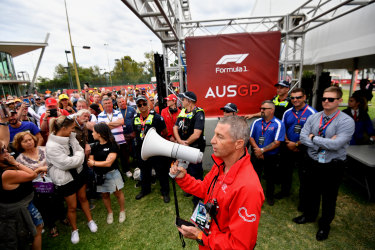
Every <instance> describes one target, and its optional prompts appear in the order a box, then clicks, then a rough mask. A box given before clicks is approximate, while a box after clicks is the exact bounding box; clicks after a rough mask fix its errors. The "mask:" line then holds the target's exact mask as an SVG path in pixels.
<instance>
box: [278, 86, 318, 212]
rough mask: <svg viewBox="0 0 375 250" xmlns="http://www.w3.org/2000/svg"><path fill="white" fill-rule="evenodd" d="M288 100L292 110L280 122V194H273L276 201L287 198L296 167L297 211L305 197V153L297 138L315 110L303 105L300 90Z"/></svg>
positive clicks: (297, 89) (302, 91) (294, 92)
mask: <svg viewBox="0 0 375 250" xmlns="http://www.w3.org/2000/svg"><path fill="white" fill-rule="evenodd" d="M290 95H291V96H290V100H291V102H292V104H293V108H290V109H288V110H287V111H286V112H285V113H284V116H283V119H282V122H283V123H284V125H285V131H286V135H285V146H286V150H285V151H284V152H283V153H282V154H281V169H282V173H281V176H282V178H281V192H280V193H277V194H275V198H276V199H281V198H283V197H288V196H289V195H290V188H291V185H292V176H293V168H294V166H295V165H297V166H298V175H299V180H300V188H299V199H300V204H299V206H298V209H299V210H300V211H302V210H303V207H302V204H304V202H302V199H303V198H305V197H306V195H305V194H304V190H305V189H304V185H305V181H304V173H305V172H306V171H305V169H304V166H305V164H304V163H303V157H304V154H305V151H306V148H305V147H304V145H302V144H301V142H300V140H299V137H300V133H301V130H302V128H303V126H304V125H305V123H306V120H307V118H308V117H309V116H310V115H312V114H315V113H316V110H315V109H313V108H312V107H310V106H309V105H308V104H306V103H305V101H306V94H305V90H304V89H302V88H295V89H293V90H292V92H291V94H290Z"/></svg>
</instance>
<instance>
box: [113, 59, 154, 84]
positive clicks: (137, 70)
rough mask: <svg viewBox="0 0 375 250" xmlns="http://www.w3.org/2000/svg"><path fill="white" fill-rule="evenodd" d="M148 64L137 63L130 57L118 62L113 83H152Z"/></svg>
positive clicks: (114, 70)
mask: <svg viewBox="0 0 375 250" xmlns="http://www.w3.org/2000/svg"><path fill="white" fill-rule="evenodd" d="M146 64H147V63H146V62H137V61H135V60H133V59H132V58H131V57H130V56H124V57H122V58H121V59H119V60H117V61H116V63H115V67H114V69H113V81H114V82H119V83H122V84H125V83H133V84H134V83H146V82H149V81H150V77H151V73H150V72H148V70H147V67H146Z"/></svg>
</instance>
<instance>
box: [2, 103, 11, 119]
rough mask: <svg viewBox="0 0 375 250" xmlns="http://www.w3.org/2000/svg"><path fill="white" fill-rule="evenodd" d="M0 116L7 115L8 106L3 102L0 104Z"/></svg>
mask: <svg viewBox="0 0 375 250" xmlns="http://www.w3.org/2000/svg"><path fill="white" fill-rule="evenodd" d="M0 116H1V118H7V117H9V108H8V107H7V106H6V105H5V104H4V103H2V104H1V105H0Z"/></svg>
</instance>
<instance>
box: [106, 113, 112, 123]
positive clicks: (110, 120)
mask: <svg viewBox="0 0 375 250" xmlns="http://www.w3.org/2000/svg"><path fill="white" fill-rule="evenodd" d="M105 115H106V116H107V118H108V120H109V122H112V119H113V113H112V117H111V119H110V118H109V116H108V114H107V113H105Z"/></svg>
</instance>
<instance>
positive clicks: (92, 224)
mask: <svg viewBox="0 0 375 250" xmlns="http://www.w3.org/2000/svg"><path fill="white" fill-rule="evenodd" d="M87 226H88V227H89V228H90V231H91V233H95V232H96V231H98V226H97V225H96V223H95V221H93V220H90V221H89V223H87Z"/></svg>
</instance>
